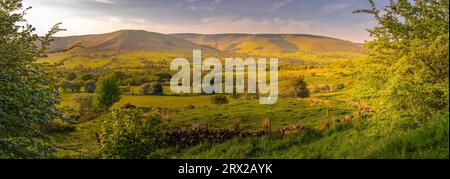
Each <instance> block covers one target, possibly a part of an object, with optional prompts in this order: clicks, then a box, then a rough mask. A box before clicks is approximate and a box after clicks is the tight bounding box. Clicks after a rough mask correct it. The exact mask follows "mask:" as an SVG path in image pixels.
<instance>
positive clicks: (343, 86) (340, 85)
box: [336, 83, 345, 90]
mask: <svg viewBox="0 0 450 179" xmlns="http://www.w3.org/2000/svg"><path fill="white" fill-rule="evenodd" d="M344 88H345V85H344V83H339V84H337V85H336V89H337V90H342V89H344Z"/></svg>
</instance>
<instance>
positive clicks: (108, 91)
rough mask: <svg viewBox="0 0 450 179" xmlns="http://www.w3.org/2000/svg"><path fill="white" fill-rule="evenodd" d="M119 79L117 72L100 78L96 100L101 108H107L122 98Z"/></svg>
mask: <svg viewBox="0 0 450 179" xmlns="http://www.w3.org/2000/svg"><path fill="white" fill-rule="evenodd" d="M117 81H118V78H117V77H116V75H115V74H112V75H109V76H106V77H103V78H101V79H99V80H98V82H97V90H96V91H95V100H96V103H97V105H98V107H99V108H101V109H103V110H107V109H108V108H109V107H111V106H112V105H113V104H114V103H116V102H118V101H119V100H120V88H119V86H118V85H117Z"/></svg>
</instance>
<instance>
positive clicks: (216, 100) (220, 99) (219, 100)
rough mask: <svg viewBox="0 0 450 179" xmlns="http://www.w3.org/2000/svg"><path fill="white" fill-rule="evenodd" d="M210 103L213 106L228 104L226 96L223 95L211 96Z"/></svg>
mask: <svg viewBox="0 0 450 179" xmlns="http://www.w3.org/2000/svg"><path fill="white" fill-rule="evenodd" d="M211 102H212V103H213V104H218V105H221V104H228V103H229V102H230V101H229V100H228V98H227V96H226V95H224V94H218V95H214V96H211Z"/></svg>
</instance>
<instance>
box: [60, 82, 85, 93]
mask: <svg viewBox="0 0 450 179" xmlns="http://www.w3.org/2000/svg"><path fill="white" fill-rule="evenodd" d="M81 84H82V83H80V82H79V81H75V82H70V81H68V82H66V83H65V84H64V85H67V86H66V88H68V89H70V91H72V92H80V90H81V87H82V85H81Z"/></svg>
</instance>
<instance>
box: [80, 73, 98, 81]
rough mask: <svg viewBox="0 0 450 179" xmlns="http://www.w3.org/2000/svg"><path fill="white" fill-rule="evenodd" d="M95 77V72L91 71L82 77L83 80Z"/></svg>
mask: <svg viewBox="0 0 450 179" xmlns="http://www.w3.org/2000/svg"><path fill="white" fill-rule="evenodd" d="M94 78H95V76H94V75H93V74H91V73H87V74H84V75H83V76H81V79H82V80H83V81H89V80H92V79H94Z"/></svg>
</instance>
